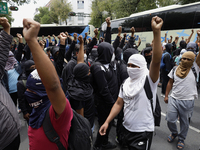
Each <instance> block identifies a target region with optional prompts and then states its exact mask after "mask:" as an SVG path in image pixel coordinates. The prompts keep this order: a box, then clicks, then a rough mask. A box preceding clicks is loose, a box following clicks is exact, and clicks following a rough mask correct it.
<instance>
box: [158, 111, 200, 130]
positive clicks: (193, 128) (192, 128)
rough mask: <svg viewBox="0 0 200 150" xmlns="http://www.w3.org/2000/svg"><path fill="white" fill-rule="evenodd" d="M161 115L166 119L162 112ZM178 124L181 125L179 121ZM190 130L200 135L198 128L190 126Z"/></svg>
mask: <svg viewBox="0 0 200 150" xmlns="http://www.w3.org/2000/svg"><path fill="white" fill-rule="evenodd" d="M161 115H162V116H164V117H166V114H165V113H163V112H161ZM177 122H178V123H180V122H179V121H177ZM189 128H190V129H191V130H193V131H195V132H197V133H200V130H199V129H197V128H195V127H192V126H189Z"/></svg>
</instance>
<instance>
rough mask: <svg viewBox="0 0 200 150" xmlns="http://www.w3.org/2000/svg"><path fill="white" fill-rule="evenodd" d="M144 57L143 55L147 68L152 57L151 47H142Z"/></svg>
mask: <svg viewBox="0 0 200 150" xmlns="http://www.w3.org/2000/svg"><path fill="white" fill-rule="evenodd" d="M144 57H145V59H146V62H147V68H148V69H149V67H150V63H151V59H152V47H146V48H145V49H144Z"/></svg>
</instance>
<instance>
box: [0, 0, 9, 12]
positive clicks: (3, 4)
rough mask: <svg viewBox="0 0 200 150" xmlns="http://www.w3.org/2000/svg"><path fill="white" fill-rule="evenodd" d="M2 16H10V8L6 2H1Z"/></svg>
mask: <svg viewBox="0 0 200 150" xmlns="http://www.w3.org/2000/svg"><path fill="white" fill-rule="evenodd" d="M0 14H8V6H7V3H5V2H0Z"/></svg>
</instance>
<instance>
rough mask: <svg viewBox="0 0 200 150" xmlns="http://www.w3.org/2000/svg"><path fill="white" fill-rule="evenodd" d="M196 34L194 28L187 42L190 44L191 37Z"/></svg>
mask: <svg viewBox="0 0 200 150" xmlns="http://www.w3.org/2000/svg"><path fill="white" fill-rule="evenodd" d="M193 34H194V30H193V29H192V33H191V34H190V36H189V37H188V39H187V41H186V44H188V43H189V42H190V39H191V37H192V35H193Z"/></svg>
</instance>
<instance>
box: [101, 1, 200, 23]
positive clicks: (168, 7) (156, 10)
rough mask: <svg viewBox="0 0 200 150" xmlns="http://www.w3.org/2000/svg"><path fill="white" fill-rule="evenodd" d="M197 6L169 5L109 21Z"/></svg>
mask: <svg viewBox="0 0 200 150" xmlns="http://www.w3.org/2000/svg"><path fill="white" fill-rule="evenodd" d="M197 4H200V2H196V3H190V4H186V5H169V6H166V7H159V8H156V9H151V10H147V11H143V12H138V13H135V14H132V15H130V16H129V17H124V18H119V19H114V20H111V21H118V20H121V19H126V18H130V17H136V16H140V15H146V14H151V13H156V12H161V11H165V10H171V9H176V8H182V7H187V6H191V5H197ZM104 23H105V22H104ZM104 23H103V24H104Z"/></svg>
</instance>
